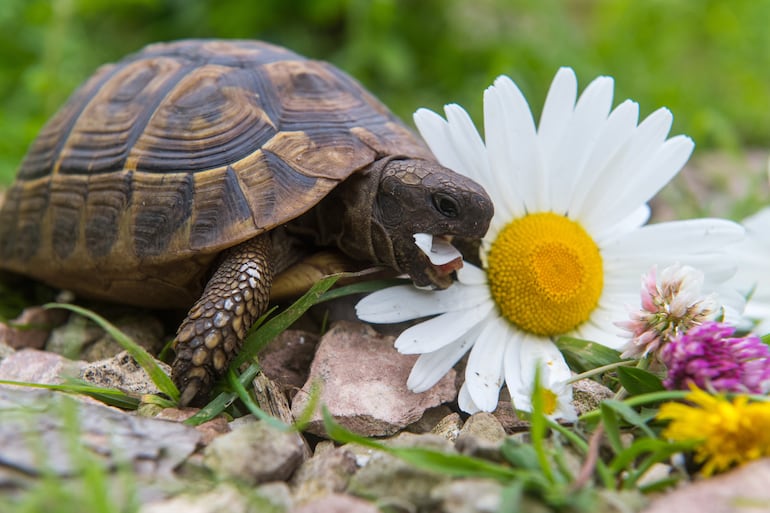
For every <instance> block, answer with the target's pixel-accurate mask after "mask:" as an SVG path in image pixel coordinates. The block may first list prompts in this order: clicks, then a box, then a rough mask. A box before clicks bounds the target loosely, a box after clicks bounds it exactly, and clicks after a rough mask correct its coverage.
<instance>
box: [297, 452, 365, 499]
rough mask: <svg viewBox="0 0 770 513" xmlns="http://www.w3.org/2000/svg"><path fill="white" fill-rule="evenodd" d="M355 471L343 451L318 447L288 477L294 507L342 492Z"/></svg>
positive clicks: (351, 458) (353, 461) (350, 457)
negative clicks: (295, 503) (292, 491)
mask: <svg viewBox="0 0 770 513" xmlns="http://www.w3.org/2000/svg"><path fill="white" fill-rule="evenodd" d="M322 443H323V442H322ZM327 443H328V442H327ZM357 469H358V465H356V457H355V455H354V454H353V453H352V452H350V451H349V450H348V449H347V448H345V447H337V448H335V447H334V446H332V445H329V446H325V445H321V444H319V446H317V447H316V451H315V454H314V455H313V457H312V458H310V459H309V460H307V461H305V462H304V463H303V464H302V466H301V467H300V468H299V470H297V472H296V473H295V474H294V477H292V480H291V484H292V487H293V489H294V499H295V501H296V502H297V504H305V503H309V502H311V501H316V500H318V499H319V498H321V497H323V496H325V495H329V494H333V493H339V492H343V491H344V490H345V488H346V487H347V485H348V482H349V481H350V477H351V476H352V475H353V474H354V473H355V472H356V470H357Z"/></svg>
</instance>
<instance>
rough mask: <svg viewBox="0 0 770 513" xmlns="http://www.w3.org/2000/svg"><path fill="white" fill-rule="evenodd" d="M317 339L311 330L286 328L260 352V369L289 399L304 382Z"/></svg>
mask: <svg viewBox="0 0 770 513" xmlns="http://www.w3.org/2000/svg"><path fill="white" fill-rule="evenodd" d="M318 341H319V337H318V335H315V334H313V333H310V332H307V331H300V330H286V331H283V332H282V333H281V334H280V335H278V337H276V339H275V340H273V341H272V342H270V344H268V345H267V347H266V348H265V349H264V350H263V351H262V352H261V353H260V354H259V364H260V366H261V367H262V372H264V373H265V375H266V376H267V377H269V378H270V379H271V380H273V381H275V382H276V383H278V385H279V386H280V388H281V390H283V391H284V392H285V393H286V394H287V397H288V398H289V399H291V398H293V397H294V395H295V394H296V393H297V391H299V389H300V388H302V385H304V384H305V381H307V377H308V373H309V372H310V364H311V362H312V361H313V355H314V354H315V350H316V346H318Z"/></svg>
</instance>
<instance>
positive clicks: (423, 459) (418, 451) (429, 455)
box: [322, 408, 523, 481]
mask: <svg viewBox="0 0 770 513" xmlns="http://www.w3.org/2000/svg"><path fill="white" fill-rule="evenodd" d="M322 415H323V422H324V428H325V429H326V434H327V435H328V436H329V438H331V439H332V440H334V441H336V442H339V443H354V444H358V445H361V446H364V447H369V448H371V449H375V450H378V451H382V452H386V453H388V454H392V455H393V456H396V457H397V458H400V459H402V460H404V461H406V462H408V463H411V464H412V465H414V466H415V467H419V468H422V469H424V470H430V471H433V472H438V473H441V474H444V475H448V476H452V477H486V478H491V479H497V480H501V481H509V480H512V479H517V478H521V477H522V475H523V473H522V472H521V471H518V470H516V469H512V468H510V467H506V466H503V465H498V464H496V463H492V462H489V461H486V460H482V459H478V458H473V457H470V456H464V455H462V454H452V453H445V452H441V451H437V450H434V449H427V448H424V447H391V446H388V445H385V444H382V443H380V442H377V441H375V440H372V439H370V438H366V437H364V436H361V435H357V434H355V433H353V432H351V431H348V430H347V429H345V428H344V427H342V426H341V425H339V424H338V423H337V422H335V420H334V419H333V418H332V416H331V413H329V410H328V409H327V408H323V409H322Z"/></svg>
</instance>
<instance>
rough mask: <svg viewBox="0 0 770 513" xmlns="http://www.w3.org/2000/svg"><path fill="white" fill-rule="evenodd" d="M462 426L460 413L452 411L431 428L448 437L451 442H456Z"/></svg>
mask: <svg viewBox="0 0 770 513" xmlns="http://www.w3.org/2000/svg"><path fill="white" fill-rule="evenodd" d="M462 427H463V421H462V419H461V418H460V414H458V413H457V412H452V413H450V414H449V415H447V416H446V417H444V418H443V419H441V420H440V421H439V423H438V424H436V425H435V426H434V428H433V429H432V430H431V433H433V434H434V435H438V436H440V437H443V438H446V439H447V440H449V441H450V442H454V441H456V440H457V437H458V435H459V434H460V429H462Z"/></svg>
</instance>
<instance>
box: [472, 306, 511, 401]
mask: <svg viewBox="0 0 770 513" xmlns="http://www.w3.org/2000/svg"><path fill="white" fill-rule="evenodd" d="M509 337H510V331H509V329H508V323H507V322H506V321H504V320H503V319H501V318H500V317H497V316H492V317H490V318H489V319H488V320H487V322H486V323H485V325H484V328H483V329H482V331H481V333H480V334H479V337H478V339H477V340H476V344H475V345H474V346H473V349H472V350H471V354H470V356H469V357H468V365H467V367H466V368H465V384H466V385H467V386H468V392H469V393H470V395H471V398H472V399H473V402H474V403H475V404H476V405H477V406H478V407H479V409H481V410H482V411H494V409H495V408H497V400H498V398H499V396H500V388H501V387H502V386H503V356H504V354H505V348H506V345H507V343H508V339H509Z"/></svg>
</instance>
